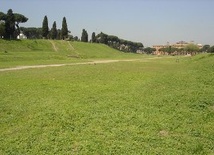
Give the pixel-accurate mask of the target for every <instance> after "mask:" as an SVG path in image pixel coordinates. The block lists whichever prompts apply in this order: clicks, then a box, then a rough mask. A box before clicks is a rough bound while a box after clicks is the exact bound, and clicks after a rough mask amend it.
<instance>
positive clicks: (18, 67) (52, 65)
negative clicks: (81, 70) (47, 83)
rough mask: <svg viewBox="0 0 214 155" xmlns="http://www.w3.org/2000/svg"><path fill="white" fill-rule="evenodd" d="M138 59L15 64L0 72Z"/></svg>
mask: <svg viewBox="0 0 214 155" xmlns="http://www.w3.org/2000/svg"><path fill="white" fill-rule="evenodd" d="M137 60H140V59H130V60H96V61H92V62H77V63H69V64H50V65H32V66H17V67H13V68H2V69H0V72H4V71H15V70H24V69H32V68H45V67H60V66H75V65H95V64H104V63H114V62H122V61H137Z"/></svg>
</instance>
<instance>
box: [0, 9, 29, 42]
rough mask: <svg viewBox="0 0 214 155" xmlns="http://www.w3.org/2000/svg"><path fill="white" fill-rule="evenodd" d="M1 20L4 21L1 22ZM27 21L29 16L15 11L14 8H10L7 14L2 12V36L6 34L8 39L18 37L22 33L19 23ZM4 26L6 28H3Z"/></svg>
mask: <svg viewBox="0 0 214 155" xmlns="http://www.w3.org/2000/svg"><path fill="white" fill-rule="evenodd" d="M1 21H3V22H4V23H1ZM27 21H28V18H27V17H25V16H24V15H22V14H18V13H13V10H12V9H9V10H8V12H7V14H4V13H3V12H0V36H4V38H6V39H16V38H17V36H18V35H19V34H20V29H19V23H25V22H27ZM15 26H16V27H17V29H16V28H15ZM3 28H4V29H5V30H3Z"/></svg>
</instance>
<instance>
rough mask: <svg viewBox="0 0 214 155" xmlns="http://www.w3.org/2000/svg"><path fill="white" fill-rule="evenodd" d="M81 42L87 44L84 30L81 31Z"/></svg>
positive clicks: (86, 35) (86, 34)
mask: <svg viewBox="0 0 214 155" xmlns="http://www.w3.org/2000/svg"><path fill="white" fill-rule="evenodd" d="M81 41H82V42H88V33H87V31H86V30H85V29H83V30H82V36H81Z"/></svg>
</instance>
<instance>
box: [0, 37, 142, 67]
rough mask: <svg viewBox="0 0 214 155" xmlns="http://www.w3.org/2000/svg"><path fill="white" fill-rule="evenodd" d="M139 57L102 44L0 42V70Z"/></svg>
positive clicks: (28, 41) (54, 41) (52, 41)
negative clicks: (24, 66)
mask: <svg viewBox="0 0 214 155" xmlns="http://www.w3.org/2000/svg"><path fill="white" fill-rule="evenodd" d="M54 46H55V48H54ZM142 57H145V56H143V55H139V54H130V53H123V52H120V51H118V50H115V49H112V48H110V47H108V46H106V45H103V44H91V43H82V42H69V41H62V40H21V41H20V40H19V41H16V40H12V41H7V40H2V39H0V68H7V67H14V66H23V65H41V64H60V63H72V62H81V61H90V60H92V59H124V58H125V59H127V58H129V59H130V58H142ZM89 59H90V60H89Z"/></svg>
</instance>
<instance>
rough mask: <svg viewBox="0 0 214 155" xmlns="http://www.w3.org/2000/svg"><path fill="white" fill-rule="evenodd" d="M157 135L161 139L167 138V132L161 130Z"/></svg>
mask: <svg viewBox="0 0 214 155" xmlns="http://www.w3.org/2000/svg"><path fill="white" fill-rule="evenodd" d="M159 135H160V136H162V137H167V136H168V135H169V131H166V130H161V131H160V132H159Z"/></svg>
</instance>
